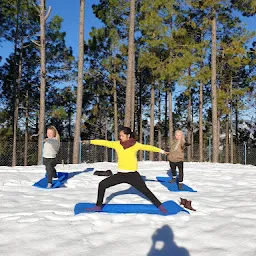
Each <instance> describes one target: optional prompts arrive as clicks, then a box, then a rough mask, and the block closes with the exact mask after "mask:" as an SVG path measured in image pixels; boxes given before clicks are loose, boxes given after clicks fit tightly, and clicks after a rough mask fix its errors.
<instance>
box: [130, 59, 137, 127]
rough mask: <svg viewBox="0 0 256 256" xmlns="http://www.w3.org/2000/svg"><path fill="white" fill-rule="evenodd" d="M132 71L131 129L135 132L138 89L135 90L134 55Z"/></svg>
mask: <svg viewBox="0 0 256 256" xmlns="http://www.w3.org/2000/svg"><path fill="white" fill-rule="evenodd" d="M132 69H133V72H132V83H131V96H132V99H131V129H132V130H134V121H135V120H134V117H135V113H134V110H135V91H136V88H135V85H136V83H135V54H134V58H133V62H132Z"/></svg>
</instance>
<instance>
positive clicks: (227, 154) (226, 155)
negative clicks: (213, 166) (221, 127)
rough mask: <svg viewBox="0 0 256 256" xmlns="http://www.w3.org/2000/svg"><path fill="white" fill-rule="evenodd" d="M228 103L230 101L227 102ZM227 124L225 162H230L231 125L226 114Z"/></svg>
mask: <svg viewBox="0 0 256 256" xmlns="http://www.w3.org/2000/svg"><path fill="white" fill-rule="evenodd" d="M227 104H228V102H227ZM225 125H226V136H225V138H226V140H225V163H228V162H229V139H228V137H229V125H228V115H226V120H225Z"/></svg>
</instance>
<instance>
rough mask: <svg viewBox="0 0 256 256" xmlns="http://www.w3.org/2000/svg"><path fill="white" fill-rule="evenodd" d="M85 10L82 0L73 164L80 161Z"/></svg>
mask: <svg viewBox="0 0 256 256" xmlns="http://www.w3.org/2000/svg"><path fill="white" fill-rule="evenodd" d="M84 11H85V0H80V20H79V56H78V84H77V98H76V122H75V134H74V145H73V164H77V163H78V162H79V145H80V132H81V118H82V105H83V69H84Z"/></svg>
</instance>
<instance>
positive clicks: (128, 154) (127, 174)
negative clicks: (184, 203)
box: [83, 127, 167, 213]
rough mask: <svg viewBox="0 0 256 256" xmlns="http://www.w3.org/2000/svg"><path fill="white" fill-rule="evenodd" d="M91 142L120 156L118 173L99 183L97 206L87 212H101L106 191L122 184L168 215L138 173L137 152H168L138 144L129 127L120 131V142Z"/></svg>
mask: <svg viewBox="0 0 256 256" xmlns="http://www.w3.org/2000/svg"><path fill="white" fill-rule="evenodd" d="M89 142H90V144H93V145H98V146H105V147H108V148H113V149H115V150H116V152H117V155H118V166H117V168H118V172H117V173H116V174H114V175H112V176H110V177H108V178H106V179H104V180H102V181H101V182H100V183H99V187H98V198H97V203H96V206H94V207H92V208H87V209H86V210H87V211H101V210H102V203H103V198H104V195H105V191H106V189H107V188H109V187H112V186H115V185H118V184H121V183H128V184H130V185H132V186H133V187H135V188H136V189H137V190H139V191H140V192H142V193H143V194H144V195H145V196H146V197H147V198H148V199H149V200H150V201H151V202H152V203H153V204H154V205H155V206H156V207H157V208H159V210H160V211H161V212H162V213H167V210H166V209H165V207H164V206H163V205H162V204H161V202H160V201H159V200H158V199H157V198H156V196H155V195H154V194H153V193H152V192H151V191H150V190H149V189H148V187H147V186H146V184H145V182H144V181H143V179H142V177H141V176H140V174H139V172H138V171H137V169H138V161H137V152H138V151H139V150H146V151H152V152H158V153H162V154H167V152H165V151H164V150H162V149H160V148H157V147H154V146H150V145H143V144H141V143H138V142H136V140H135V138H134V134H133V132H132V130H131V129H130V128H129V127H123V128H122V130H121V131H120V141H107V140H90V141H89ZM83 143H85V144H87V143H88V141H83Z"/></svg>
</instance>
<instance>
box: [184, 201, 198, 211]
mask: <svg viewBox="0 0 256 256" xmlns="http://www.w3.org/2000/svg"><path fill="white" fill-rule="evenodd" d="M184 207H185V208H187V209H189V210H192V211H196V209H194V208H193V207H192V202H191V201H190V200H187V201H186V202H185V204H184Z"/></svg>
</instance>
